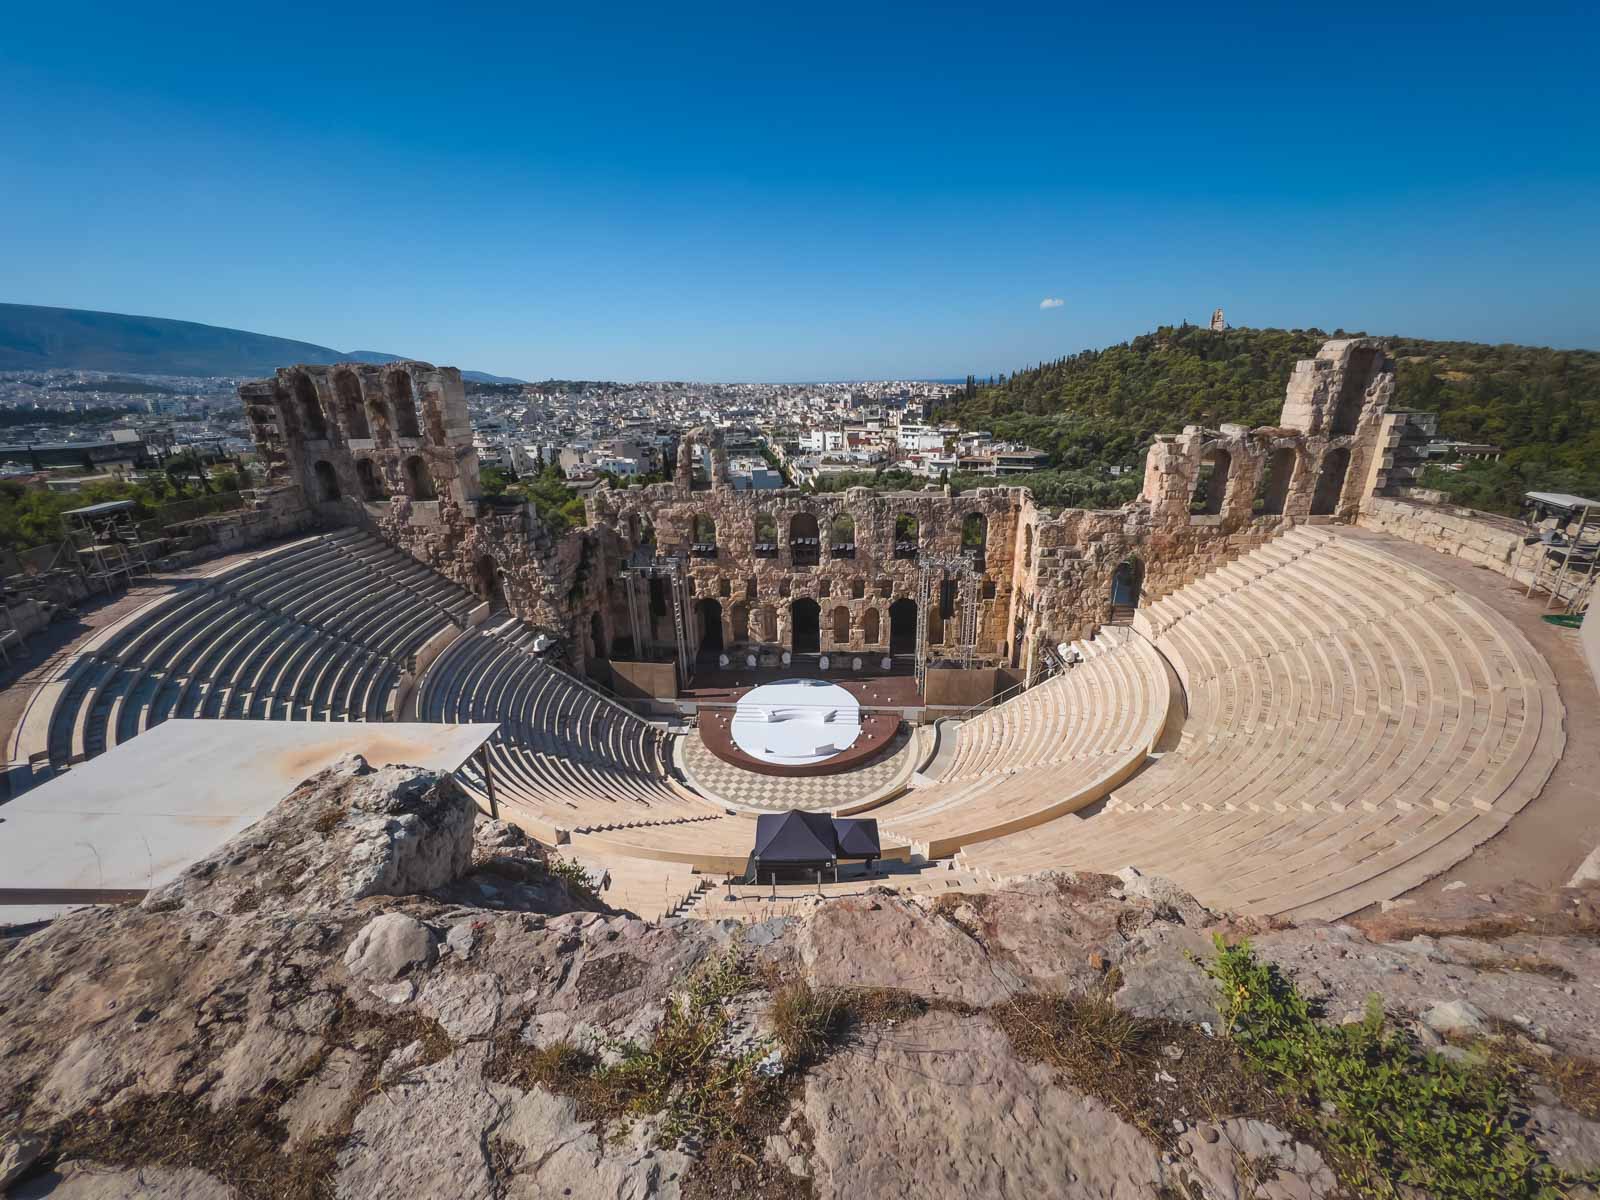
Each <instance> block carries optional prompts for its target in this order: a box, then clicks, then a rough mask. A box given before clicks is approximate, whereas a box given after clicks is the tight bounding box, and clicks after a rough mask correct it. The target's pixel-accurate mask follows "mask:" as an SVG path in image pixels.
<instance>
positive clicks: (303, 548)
mask: <svg viewBox="0 0 1600 1200" xmlns="http://www.w3.org/2000/svg"><path fill="white" fill-rule="evenodd" d="M479 604H480V601H479V600H478V599H477V597H475V596H473V595H472V594H471V593H470V592H467V591H466V590H464V589H463V588H461V587H458V586H457V585H456V584H454V583H452V582H450V581H449V580H448V579H446V578H444V577H443V576H442V575H439V574H437V573H436V572H434V571H432V570H430V569H429V568H428V567H426V566H424V565H422V564H421V563H418V562H416V561H415V560H414V559H412V558H411V557H410V556H408V555H406V554H405V553H403V552H401V551H399V550H397V549H395V548H394V547H392V546H389V545H387V544H386V543H384V542H381V541H379V540H378V539H377V538H375V537H372V536H370V535H368V534H366V533H363V532H361V531H357V530H339V531H336V532H333V533H326V534H319V535H316V536H314V537H309V538H304V539H301V540H299V541H296V542H292V543H290V544H289V545H287V546H283V547H279V548H277V549H274V550H270V551H266V552H263V553H262V554H259V555H255V556H253V557H251V558H250V559H248V560H247V561H245V562H244V563H242V564H239V565H235V566H230V567H228V568H226V569H223V570H220V571H216V572H214V573H211V574H196V575H194V576H191V577H189V578H187V579H185V580H183V581H182V582H180V583H178V584H177V585H176V586H175V587H174V588H173V589H172V590H171V591H170V592H168V593H165V594H163V595H161V596H159V597H157V598H156V599H154V600H152V601H151V602H150V603H148V604H146V605H144V606H143V607H141V608H139V609H138V610H137V611H135V612H133V613H131V614H130V615H128V616H127V617H125V618H123V619H122V620H120V621H118V622H117V623H116V624H114V625H110V626H107V627H106V628H105V629H103V630H101V631H100V632H99V633H98V634H96V635H95V636H94V637H93V638H91V639H90V640H89V641H88V642H86V643H85V644H84V645H83V646H82V647H80V648H79V650H78V651H77V652H76V653H74V654H73V655H71V656H70V657H69V658H67V659H66V660H65V662H64V663H63V665H62V666H61V668H60V670H58V671H57V672H56V673H55V674H54V676H53V677H52V678H50V679H49V680H47V681H46V682H45V683H44V684H43V685H41V686H40V688H39V689H38V690H37V691H36V692H35V693H34V695H33V697H32V698H31V699H30V701H29V705H28V709H27V711H26V712H25V713H24V716H23V719H22V721H21V722H20V723H19V725H18V730H17V733H16V736H15V739H14V741H13V745H12V761H13V762H29V763H31V764H33V765H34V766H35V768H36V769H43V770H59V769H62V768H65V767H68V766H70V765H71V764H72V763H76V762H82V761H83V760H84V759H86V758H90V757H93V756H94V755H96V754H100V753H102V752H103V751H105V750H106V749H108V748H109V747H111V746H114V745H117V744H119V743H121V742H124V741H127V740H128V739H129V738H131V737H134V736H136V735H137V734H139V733H140V732H142V731H143V730H145V729H148V728H149V727H150V726H152V725H156V724H159V723H160V722H162V721H165V720H166V719H167V718H168V717H188V718H206V717H231V718H254V719H262V720H280V721H383V720H393V719H394V718H395V716H396V708H397V705H398V703H399V700H400V693H401V689H402V684H403V682H404V681H405V680H406V679H407V678H408V677H409V676H410V675H412V674H413V673H414V672H415V669H416V664H417V659H418V655H419V654H423V653H424V652H425V651H426V650H427V649H428V648H430V647H432V648H437V647H438V645H440V644H441V643H442V642H443V641H444V640H445V639H447V638H450V637H454V636H455V633H456V631H457V629H458V628H459V627H461V626H464V625H465V624H466V623H467V621H468V619H469V617H470V616H471V615H472V614H473V612H474V610H475V609H476V608H477V607H478V606H479Z"/></svg>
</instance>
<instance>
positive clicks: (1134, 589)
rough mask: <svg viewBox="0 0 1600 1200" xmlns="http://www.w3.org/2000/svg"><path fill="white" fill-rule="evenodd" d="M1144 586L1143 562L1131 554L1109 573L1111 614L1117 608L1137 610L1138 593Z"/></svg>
mask: <svg viewBox="0 0 1600 1200" xmlns="http://www.w3.org/2000/svg"><path fill="white" fill-rule="evenodd" d="M1143 586H1144V562H1143V561H1142V560H1141V559H1140V558H1139V556H1138V555H1137V554H1131V555H1129V556H1128V557H1127V558H1125V559H1123V560H1122V561H1121V562H1120V563H1118V564H1117V569H1116V570H1115V571H1113V572H1111V607H1112V610H1113V612H1115V610H1116V609H1119V608H1138V607H1139V591H1140V589H1141V588H1143Z"/></svg>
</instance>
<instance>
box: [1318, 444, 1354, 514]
mask: <svg viewBox="0 0 1600 1200" xmlns="http://www.w3.org/2000/svg"><path fill="white" fill-rule="evenodd" d="M1349 470H1350V451H1349V450H1347V449H1345V448H1344V447H1343V446H1339V447H1336V448H1335V449H1332V450H1330V451H1328V453H1327V454H1326V455H1324V456H1323V459H1322V472H1321V474H1319V475H1318V476H1317V490H1316V492H1314V493H1313V494H1312V497H1311V515H1312V516H1314V517H1331V516H1332V515H1333V514H1334V513H1336V512H1338V511H1339V497H1340V496H1341V495H1343V494H1344V477H1345V473H1346V472H1348V471H1349Z"/></svg>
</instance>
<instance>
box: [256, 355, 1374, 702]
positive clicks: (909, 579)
mask: <svg viewBox="0 0 1600 1200" xmlns="http://www.w3.org/2000/svg"><path fill="white" fill-rule="evenodd" d="M1393 391H1394V372H1393V367H1392V364H1391V363H1390V361H1389V359H1388V357H1387V356H1386V355H1385V354H1384V352H1383V349H1382V347H1381V346H1380V345H1379V343H1377V342H1376V341H1374V340H1372V339H1365V338H1362V339H1346V340H1340V341H1331V342H1329V343H1327V344H1326V345H1325V346H1324V347H1323V348H1322V350H1321V351H1320V352H1319V353H1318V355H1317V357H1316V358H1315V359H1311V360H1308V361H1305V362H1302V363H1299V364H1298V365H1297V366H1296V368H1295V371H1294V374H1293V376H1292V377H1291V379H1290V381H1289V386H1288V390H1287V395H1286V398H1285V403H1284V409H1283V418H1282V421H1281V424H1280V426H1279V427H1274V428H1265V429H1254V430H1250V429H1245V428H1244V427H1242V426H1237V425H1224V426H1223V427H1222V428H1221V429H1218V430H1209V429H1202V428H1200V427H1197V426H1191V427H1189V428H1187V429H1185V430H1184V431H1183V432H1182V433H1181V434H1176V435H1162V436H1160V437H1158V438H1157V439H1156V442H1155V444H1154V445H1153V446H1152V447H1151V449H1150V452H1149V455H1148V457H1147V460H1146V466H1145V477H1144V489H1143V492H1142V494H1141V496H1140V498H1139V499H1138V500H1136V501H1134V502H1133V503H1131V504H1129V505H1127V506H1126V507H1124V508H1121V509H1115V510H1101V511H1091V510H1084V509H1066V510H1063V511H1060V512H1049V511H1045V510H1042V509H1040V508H1039V507H1038V506H1037V505H1036V504H1035V502H1034V500H1033V497H1032V494H1031V493H1030V492H1029V491H1028V490H1027V489H1026V488H1023V487H996V488H980V489H977V490H976V491H973V492H970V493H967V494H965V495H960V496H951V495H948V494H946V493H945V492H943V491H941V490H939V489H935V488H929V489H926V490H924V491H920V492H901V493H889V494H885V493H874V492H871V491H868V490H867V489H864V488H855V489H852V490H850V491H848V492H845V493H843V494H831V495H807V494H804V493H802V492H800V491H798V490H795V489H782V490H779V491H768V492H751V491H735V490H734V489H733V488H732V487H730V486H729V483H728V470H727V454H726V452H725V450H724V448H723V446H722V441H721V437H720V435H719V434H718V433H717V432H715V431H709V430H696V431H693V432H691V433H690V434H688V435H686V437H685V438H684V439H683V441H682V443H681V445H680V447H679V456H678V462H677V470H676V473H675V477H674V480H673V482H671V483H664V484H656V485H653V486H650V487H644V488H629V489H626V490H615V489H610V488H600V489H598V490H597V491H596V492H595V493H593V494H592V495H591V496H590V498H589V501H588V527H587V528H585V529H583V530H579V531H576V532H574V533H572V534H569V535H568V536H567V537H565V538H563V539H560V540H557V539H554V538H552V537H551V536H550V535H549V533H548V531H547V530H546V529H545V528H544V526H543V525H542V524H541V523H540V521H539V520H538V518H537V517H536V516H535V514H534V512H533V510H532V509H531V508H530V507H529V506H527V505H524V504H521V503H516V504H505V503H500V502H490V501H487V500H485V499H483V498H482V496H481V493H480V489H479V478H478V464H477V456H476V454H475V453H474V451H473V448H472V433H471V429H470V425H469V421H468V417H467V410H466V400H465V394H464V392H463V389H462V386H461V377H460V373H459V372H457V371H456V370H454V369H453V368H448V367H445V368H440V367H433V366H430V365H429V364H427V363H420V362H402V363H393V364H388V365H385V366H381V367H377V366H369V365H364V364H348V363H347V364H338V365H336V366H332V367H323V366H302V367H292V368H286V369H283V370H280V371H279V372H278V373H277V375H276V376H275V377H274V378H272V379H268V380H262V381H259V382H255V383H248V384H245V385H243V386H242V387H241V388H240V396H241V398H242V399H243V401H244V404H245V409H246V413H247V414H248V416H249V419H250V422H251V426H252V429H253V431H254V433H255V437H256V441H257V444H258V445H259V446H260V448H261V453H262V456H263V458H264V459H265V461H266V462H267V465H268V468H269V472H270V475H271V480H272V482H273V484H274V485H276V486H277V488H278V489H279V491H280V492H281V493H282V494H283V495H288V496H298V497H303V498H304V499H303V503H304V504H305V505H306V506H307V507H308V508H309V509H310V510H311V511H312V512H313V513H314V514H315V515H316V516H317V518H318V519H320V520H321V521H322V522H324V523H347V522H351V521H360V522H363V523H365V524H368V525H370V526H372V527H373V528H374V529H375V530H376V531H377V532H379V533H380V534H382V535H383V536H384V537H385V538H387V539H389V540H390V541H392V542H394V543H395V544H396V545H398V546H400V547H402V548H403V549H405V550H407V551H408V552H409V553H411V554H413V555H414V556H416V557H417V558H418V559H420V560H422V561H423V562H426V563H428V564H429V565H430V566H432V567H434V568H435V569H437V570H439V571H441V572H442V573H443V574H445V575H447V576H449V577H450V578H452V579H455V580H456V581H458V582H460V583H462V584H465V585H466V586H468V587H470V588H472V589H473V590H475V591H477V592H478V593H479V594H480V595H482V596H484V597H485V598H486V599H488V600H491V601H492V602H494V603H495V604H497V605H504V606H506V607H508V608H509V609H510V610H511V611H512V612H513V613H515V614H516V615H517V616H518V617H520V618H522V619H524V620H526V621H529V622H531V623H533V624H535V625H538V626H541V627H543V628H546V629H549V630H551V631H554V632H558V633H560V634H561V635H563V636H564V637H565V639H566V641H565V653H566V656H567V658H568V659H569V661H570V662H571V664H572V665H573V666H574V667H575V668H577V669H580V670H581V669H584V668H585V667H586V666H588V665H590V664H591V663H592V662H593V661H595V660H598V659H604V658H607V657H612V656H615V657H619V658H643V657H649V656H652V655H655V656H660V655H661V654H662V653H663V652H670V650H671V649H672V648H673V647H674V646H675V643H676V635H675V632H674V627H673V620H674V616H673V610H674V604H673V603H672V596H671V590H672V587H673V584H672V582H671V581H670V580H665V579H659V578H658V579H650V578H645V577H638V576H635V577H632V578H626V577H624V574H623V571H624V568H625V567H627V566H628V565H629V564H630V563H631V564H638V563H640V562H650V561H660V560H659V559H658V558H657V555H663V554H675V555H678V556H679V557H680V558H681V559H682V561H683V562H685V563H686V564H687V567H686V569H685V573H684V579H683V589H684V591H683V593H682V594H680V596H679V597H678V598H679V599H681V600H682V601H684V602H685V604H686V607H687V612H686V614H685V616H686V625H687V626H688V631H687V632H688V639H689V641H690V643H691V646H690V649H691V650H698V649H701V648H715V647H716V646H717V645H718V643H720V646H721V648H722V649H723V650H725V651H727V652H729V653H730V654H738V653H742V652H749V651H752V650H762V651H767V652H776V651H779V650H806V649H814V650H816V651H819V652H821V653H824V654H833V655H847V656H852V657H854V656H861V657H862V658H864V659H866V658H870V657H873V656H877V655H882V654H888V653H902V654H905V653H910V652H911V650H912V649H913V647H914V645H915V642H916V639H917V637H918V631H919V629H920V630H921V631H923V635H924V636H925V637H926V639H927V645H928V652H929V657H930V658H932V659H935V660H937V659H939V658H941V657H948V656H950V655H952V654H953V653H954V652H955V651H956V650H957V649H958V648H959V647H961V646H962V645H963V644H964V643H965V642H966V641H967V640H968V639H969V638H970V641H971V644H972V646H973V660H974V665H990V666H1001V665H1004V666H1013V667H1031V666H1032V665H1033V664H1034V662H1035V659H1036V656H1037V654H1038V652H1039V649H1040V647H1041V646H1044V645H1050V644H1054V643H1056V642H1060V641H1066V640H1069V639H1074V638H1082V637H1085V636H1088V635H1090V634H1092V633H1093V632H1094V631H1095V630H1096V629H1098V628H1099V627H1100V625H1102V624H1104V623H1106V622H1107V621H1109V620H1112V619H1127V614H1128V613H1129V612H1131V610H1132V608H1133V606H1135V605H1136V604H1137V603H1139V601H1140V598H1141V593H1142V597H1143V598H1144V599H1145V600H1149V599H1154V598H1159V597H1160V596H1162V595H1165V594H1167V593H1169V592H1171V591H1172V590H1174V589H1175V588H1177V587H1180V586H1182V585H1183V584H1185V583H1187V582H1189V581H1191V580H1193V579H1195V578H1196V577H1198V576H1200V575H1202V574H1205V573H1206V572H1208V571H1210V570H1213V569H1215V568H1216V567H1218V566H1220V565H1222V564H1223V563H1224V562H1226V561H1228V560H1230V559H1232V558H1235V557H1237V556H1238V555H1239V554H1241V553H1243V552H1245V551H1247V550H1249V549H1251V548H1253V547H1254V546H1256V545H1258V544H1260V543H1261V542H1262V541H1264V540H1266V539H1267V538H1269V537H1271V536H1272V535H1273V533H1275V532H1276V531H1277V530H1278V529H1280V528H1281V527H1283V526H1285V525H1290V524H1294V523H1297V522H1302V521H1314V520H1351V519H1354V518H1355V516H1356V515H1357V513H1358V511H1362V506H1363V502H1364V501H1366V500H1367V496H1368V492H1369V490H1370V489H1371V488H1372V487H1373V486H1374V484H1375V483H1380V484H1381V483H1382V482H1383V481H1384V479H1385V478H1386V475H1385V472H1386V471H1389V470H1391V469H1392V467H1393V459H1394V454H1393V452H1392V450H1391V449H1390V443H1391V442H1394V443H1396V444H1398V442H1399V441H1400V440H1401V438H1400V434H1398V433H1397V432H1396V429H1397V426H1396V422H1395V420H1393V419H1390V420H1388V421H1386V420H1385V409H1386V406H1387V404H1388V402H1389V399H1390V397H1391V396H1392V395H1393ZM701 448H704V450H705V457H706V460H707V462H708V464H709V471H708V473H707V475H708V478H707V479H706V480H705V481H704V482H698V481H696V479H695V477H694V471H695V464H696V462H697V461H698V460H699V457H700V451H701ZM1365 511H1366V512H1367V513H1368V515H1369V519H1370V516H1371V514H1373V513H1374V512H1378V511H1381V510H1379V509H1376V508H1374V507H1373V505H1372V504H1371V503H1368V504H1367V508H1366V510H1365ZM924 586H926V587H927V588H928V591H927V593H926V594H924V592H923V588H924ZM630 593H631V596H630ZM635 631H637V632H638V634H639V637H640V638H642V639H643V640H644V641H645V643H646V644H645V645H637V644H635V642H636V638H635Z"/></svg>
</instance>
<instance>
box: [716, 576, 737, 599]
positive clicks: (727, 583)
mask: <svg viewBox="0 0 1600 1200" xmlns="http://www.w3.org/2000/svg"><path fill="white" fill-rule="evenodd" d="M717 595H719V596H721V597H722V598H723V599H724V600H726V599H728V597H730V596H732V595H733V580H731V579H729V578H728V577H727V576H726V575H724V576H723V577H722V578H721V579H719V580H717Z"/></svg>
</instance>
